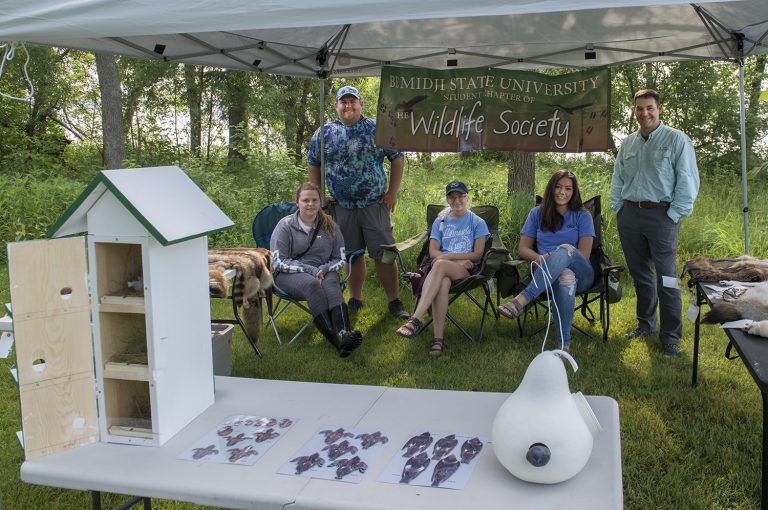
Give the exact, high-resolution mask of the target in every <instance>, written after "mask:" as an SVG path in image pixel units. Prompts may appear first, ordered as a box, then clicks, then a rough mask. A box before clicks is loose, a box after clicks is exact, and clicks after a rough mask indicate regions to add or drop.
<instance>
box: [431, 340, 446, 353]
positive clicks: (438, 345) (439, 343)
mask: <svg viewBox="0 0 768 510" xmlns="http://www.w3.org/2000/svg"><path fill="white" fill-rule="evenodd" d="M444 347H445V341H444V340H443V339H442V338H435V339H434V340H432V345H430V346H429V354H430V355H431V356H440V355H441V354H442V353H443V348H444Z"/></svg>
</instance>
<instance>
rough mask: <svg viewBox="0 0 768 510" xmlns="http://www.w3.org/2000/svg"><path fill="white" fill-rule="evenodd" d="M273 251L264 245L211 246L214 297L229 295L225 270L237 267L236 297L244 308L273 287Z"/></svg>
mask: <svg viewBox="0 0 768 510" xmlns="http://www.w3.org/2000/svg"><path fill="white" fill-rule="evenodd" d="M271 267H272V252H270V251H269V250H266V249H264V248H220V249H215V250H208V283H209V286H210V292H211V295H212V296H215V297H227V295H228V292H227V291H228V288H227V287H228V285H227V279H226V277H225V276H224V271H226V270H227V269H234V270H235V271H236V272H237V275H236V276H235V280H234V292H233V298H234V300H235V304H236V305H237V306H238V307H240V306H242V307H243V308H244V309H245V308H248V307H249V306H251V305H253V304H256V303H257V302H258V300H259V297H260V296H263V295H264V291H265V290H267V289H269V288H271V287H272V272H271V271H270V268H271Z"/></svg>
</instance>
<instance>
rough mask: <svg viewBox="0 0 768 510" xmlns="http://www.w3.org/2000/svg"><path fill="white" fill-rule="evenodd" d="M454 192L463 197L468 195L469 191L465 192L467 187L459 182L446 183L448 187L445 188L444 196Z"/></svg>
mask: <svg viewBox="0 0 768 510" xmlns="http://www.w3.org/2000/svg"><path fill="white" fill-rule="evenodd" d="M454 191H458V192H460V193H463V194H465V195H467V194H469V191H468V190H467V185H466V184H464V183H463V182H461V181H451V182H449V183H448V186H446V187H445V195H446V196H448V195H450V194H451V193H453V192H454Z"/></svg>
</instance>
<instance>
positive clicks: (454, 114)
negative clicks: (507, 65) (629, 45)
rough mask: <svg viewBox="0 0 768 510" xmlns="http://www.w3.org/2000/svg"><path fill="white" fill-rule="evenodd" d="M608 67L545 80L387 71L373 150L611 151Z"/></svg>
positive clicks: (509, 74)
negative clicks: (385, 148) (376, 147)
mask: <svg viewBox="0 0 768 510" xmlns="http://www.w3.org/2000/svg"><path fill="white" fill-rule="evenodd" d="M610 126H611V75H610V70H609V69H608V68H600V69H590V70H586V71H579V72H576V73H569V74H563V75H559V76H549V75H545V74H541V73H535V72H531V71H506V70H503V69H494V68H485V67H483V68H475V69H456V70H450V71H434V70H428V69H415V68H404V67H385V68H383V69H382V73H381V90H380V91H379V106H378V115H377V118H376V145H378V146H379V147H387V148H393V149H398V150H405V151H423V152H460V151H471V150H480V149H488V150H498V151H511V150H522V151H530V152H589V151H604V150H606V149H609V148H610V147H611V131H610Z"/></svg>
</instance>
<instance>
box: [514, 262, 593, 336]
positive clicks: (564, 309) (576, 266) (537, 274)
mask: <svg viewBox="0 0 768 510" xmlns="http://www.w3.org/2000/svg"><path fill="white" fill-rule="evenodd" d="M542 265H543V264H542ZM534 268H535V269H534V270H533V278H532V280H531V283H529V284H528V286H527V287H526V288H525V290H523V292H522V293H521V294H522V295H523V296H524V297H525V298H526V299H527V300H528V302H529V303H530V302H532V301H533V300H534V299H536V298H537V297H539V295H541V294H544V293H545V292H546V290H545V289H546V287H545V285H546V283H545V282H546V281H547V280H549V279H550V275H551V278H553V281H552V293H553V294H554V297H553V299H554V302H555V304H556V305H557V311H555V307H554V306H553V307H552V314H553V315H552V322H554V324H555V327H556V328H558V331H559V330H560V326H561V325H562V337H563V343H565V344H566V345H570V343H571V325H572V324H573V307H574V305H575V303H576V294H578V293H580V292H584V291H585V290H587V289H589V288H590V287H591V286H592V281H593V280H594V271H593V270H592V265H591V264H590V263H589V261H588V260H587V259H585V258H584V256H583V255H582V254H581V253H579V251H578V250H576V249H574V250H573V252H571V253H568V250H566V249H565V248H557V249H556V250H555V251H551V252H549V255H548V256H547V259H546V265H544V267H539V266H538V265H534ZM565 269H570V270H571V272H572V273H573V275H574V276H575V280H574V278H569V277H563V278H562V281H561V278H560V273H562V272H563V271H564V270H565ZM557 312H560V321H558V320H557V315H556V313H557ZM557 340H558V342H559V340H560V336H559V335H558V337H557Z"/></svg>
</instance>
